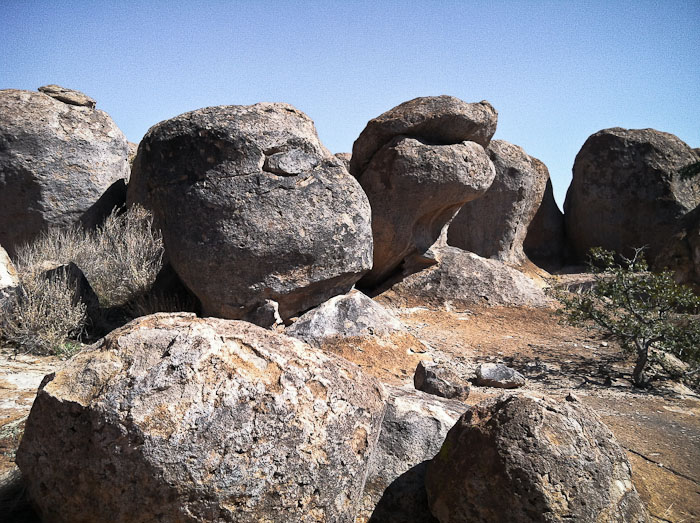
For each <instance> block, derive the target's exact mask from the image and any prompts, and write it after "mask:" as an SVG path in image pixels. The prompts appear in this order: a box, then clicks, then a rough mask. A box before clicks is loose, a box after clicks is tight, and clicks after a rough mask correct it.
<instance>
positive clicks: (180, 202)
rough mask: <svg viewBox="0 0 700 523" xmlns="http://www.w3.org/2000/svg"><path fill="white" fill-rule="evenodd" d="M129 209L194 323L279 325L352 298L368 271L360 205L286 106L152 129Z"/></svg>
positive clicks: (198, 114)
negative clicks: (266, 318) (178, 284)
mask: <svg viewBox="0 0 700 523" xmlns="http://www.w3.org/2000/svg"><path fill="white" fill-rule="evenodd" d="M127 198H128V200H127V201H128V203H129V204H133V203H141V204H142V205H143V206H144V207H146V208H147V209H149V210H151V211H152V212H153V215H154V221H155V223H156V225H157V226H159V227H160V228H161V229H162V232H163V241H164V244H165V251H166V256H167V258H168V260H169V261H170V263H171V264H172V266H173V268H174V269H175V271H176V272H177V273H178V275H179V276H180V278H181V279H182V281H183V282H184V283H185V285H187V287H188V288H189V289H190V290H191V291H192V292H193V293H194V294H195V295H196V296H197V297H198V298H199V299H200V300H201V302H202V306H203V309H204V313H205V314H207V315H211V316H220V317H225V318H232V319H239V318H245V317H246V316H247V315H248V314H251V313H253V312H254V311H255V310H256V309H257V308H258V307H260V306H262V305H263V304H264V303H266V302H267V301H268V300H273V301H276V302H277V303H278V304H279V313H280V315H281V317H282V318H283V319H285V320H286V319H288V318H290V317H292V316H294V315H297V314H299V313H300V312H303V311H305V310H308V309H310V308H312V307H314V306H316V305H318V304H319V303H322V302H323V301H325V300H327V299H328V298H330V297H332V296H335V295H338V294H342V293H344V292H347V291H349V290H350V288H351V287H352V285H353V284H354V283H355V281H357V279H358V278H359V277H360V276H361V275H362V274H364V272H365V271H367V270H368V269H369V268H370V266H371V263H372V237H371V225H370V217H371V211H370V208H369V202H368V201H367V198H366V196H365V195H364V193H363V192H362V188H361V187H360V186H359V184H358V183H357V182H356V180H354V179H353V178H352V176H350V175H349V174H348V172H347V170H346V169H345V167H344V166H343V164H342V162H341V161H340V160H338V159H337V158H335V157H334V156H333V155H332V154H331V153H330V152H329V151H328V150H327V149H326V148H325V147H323V145H322V144H321V142H320V141H319V140H318V137H317V135H316V130H315V128H314V125H313V122H312V121H311V119H309V117H307V116H306V115H305V114H303V113H302V112H300V111H298V110H297V109H295V108H294V107H292V106H291V105H288V104H282V103H275V104H272V103H260V104H255V105H251V106H221V107H209V108H205V109H199V110H197V111H193V112H190V113H186V114H183V115H180V116H177V117H175V118H172V119H170V120H166V121H164V122H161V123H159V124H158V125H156V126H154V127H152V128H151V129H150V130H149V131H148V133H147V134H146V136H145V137H144V138H143V140H142V141H141V143H140V145H139V150H138V154H137V156H136V159H135V160H134V165H133V167H132V174H131V180H130V183H129V188H128V194H127Z"/></svg>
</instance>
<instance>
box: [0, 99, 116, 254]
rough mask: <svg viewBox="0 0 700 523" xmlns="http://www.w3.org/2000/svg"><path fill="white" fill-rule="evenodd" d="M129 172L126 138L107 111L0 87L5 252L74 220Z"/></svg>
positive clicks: (0, 218) (0, 215)
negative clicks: (45, 231) (42, 232)
mask: <svg viewBox="0 0 700 523" xmlns="http://www.w3.org/2000/svg"><path fill="white" fill-rule="evenodd" d="M128 176H129V164H128V161H127V141H126V138H125V137H124V134H122V132H121V131H120V130H119V129H118V128H117V126H116V125H115V124H114V122H113V121H112V119H111V118H110V117H109V116H108V115H107V114H106V113H104V112H102V111H99V110H95V109H93V108H91V107H85V106H79V105H71V104H70V103H64V102H62V101H59V100H58V99H55V98H52V97H51V96H48V95H46V94H43V93H37V92H30V91H19V90H14V89H7V90H2V91H0V243H2V245H3V247H5V249H7V251H8V253H10V255H11V256H12V255H14V252H15V248H16V247H17V246H18V245H19V244H21V243H24V242H28V241H31V240H32V239H34V238H35V237H36V236H37V235H38V234H39V233H40V232H41V231H43V230H45V229H46V228H48V227H51V226H61V227H63V226H67V225H70V224H73V223H76V222H77V221H78V220H79V219H80V217H81V215H82V214H83V213H84V212H86V211H87V210H88V209H89V208H90V206H91V205H93V204H94V203H95V202H96V201H97V199H98V198H99V197H100V196H101V195H102V194H103V193H104V192H105V190H106V189H107V188H108V187H109V186H110V185H112V184H113V183H114V182H116V181H117V180H119V179H120V178H128Z"/></svg>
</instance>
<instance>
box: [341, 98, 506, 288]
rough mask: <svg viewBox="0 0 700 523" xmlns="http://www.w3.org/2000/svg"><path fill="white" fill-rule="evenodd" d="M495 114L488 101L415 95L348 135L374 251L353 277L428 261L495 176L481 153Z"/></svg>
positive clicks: (371, 278)
mask: <svg viewBox="0 0 700 523" xmlns="http://www.w3.org/2000/svg"><path fill="white" fill-rule="evenodd" d="M496 121H497V114H496V111H495V110H494V109H493V107H491V105H490V104H489V103H488V102H480V103H478V104H468V103H466V102H463V101H462V100H459V99H457V98H454V97H451V96H437V97H425V98H416V99H414V100H411V101H409V102H405V103H403V104H401V105H399V106H397V107H395V108H393V109H391V110H389V111H387V112H386V113H384V114H382V115H381V116H379V117H377V118H375V119H373V120H370V122H369V123H368V124H367V126H366V127H365V129H364V130H363V131H362V133H361V134H360V136H359V138H358V139H357V140H356V141H355V144H354V146H353V152H352V157H351V160H350V168H351V173H352V174H353V176H355V177H356V178H357V179H358V181H359V182H360V184H361V185H362V188H363V189H364V190H365V193H367V197H368V198H369V201H370V204H371V206H372V235H373V240H374V259H373V266H372V270H371V271H370V272H369V273H368V274H367V275H366V276H365V277H363V279H362V281H361V282H360V283H361V285H363V286H366V287H376V286H378V285H379V284H381V283H382V282H384V281H385V280H387V279H388V278H389V277H390V276H391V275H392V273H393V272H394V271H396V270H397V269H399V266H400V265H401V264H402V263H404V267H403V268H404V269H407V268H409V267H410V269H407V270H415V269H420V268H422V267H425V266H426V265H431V264H432V263H433V260H432V259H430V256H425V253H426V251H428V250H429V249H430V247H431V246H432V245H433V244H434V243H435V242H436V240H438V238H439V237H440V235H441V232H442V230H443V228H444V227H445V225H446V224H447V223H449V221H450V220H451V219H452V218H453V217H454V215H455V213H456V212H457V211H458V210H459V208H460V207H461V206H462V205H463V204H464V203H465V202H468V201H470V200H473V199H475V198H478V197H479V196H481V195H482V194H483V193H484V192H485V191H486V189H488V187H489V186H490V185H491V182H492V181H493V178H494V176H495V171H494V168H493V164H492V163H491V161H490V160H489V158H488V156H487V155H486V154H485V151H484V147H485V146H486V145H488V143H489V140H490V139H491V136H493V133H494V132H495V130H496Z"/></svg>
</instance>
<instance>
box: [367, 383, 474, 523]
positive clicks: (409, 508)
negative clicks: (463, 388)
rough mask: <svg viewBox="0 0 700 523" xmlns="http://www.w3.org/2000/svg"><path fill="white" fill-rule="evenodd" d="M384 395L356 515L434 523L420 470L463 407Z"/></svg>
mask: <svg viewBox="0 0 700 523" xmlns="http://www.w3.org/2000/svg"><path fill="white" fill-rule="evenodd" d="M387 391H388V393H389V399H388V401H387V406H386V413H385V415H384V421H383V422H382V428H381V431H380V433H379V440H378V441H377V447H376V449H375V451H374V453H373V454H372V457H371V459H370V465H369V471H368V473H367V482H366V484H365V490H364V494H363V497H362V508H361V510H360V514H359V515H360V516H361V518H364V519H366V520H368V521H370V522H375V523H435V522H436V521H437V520H436V519H435V518H434V517H433V516H432V514H431V513H430V508H429V507H428V498H427V495H426V492H425V486H424V483H425V471H426V467H427V465H428V462H429V460H431V459H432V458H433V457H434V456H435V454H437V453H438V451H439V450H440V447H441V446H442V443H443V441H444V440H445V436H446V435H447V432H448V431H449V430H450V428H452V426H453V425H454V423H455V422H456V421H457V419H458V418H459V417H460V416H461V415H462V414H463V413H464V412H465V411H466V409H467V406H466V405H465V404H464V403H462V402H460V401H456V400H447V399H444V398H438V397H435V396H431V395H430V394H424V393H422V392H419V391H415V390H410V389H405V388H399V387H387ZM361 518H358V520H360V521H362V520H364V519H361Z"/></svg>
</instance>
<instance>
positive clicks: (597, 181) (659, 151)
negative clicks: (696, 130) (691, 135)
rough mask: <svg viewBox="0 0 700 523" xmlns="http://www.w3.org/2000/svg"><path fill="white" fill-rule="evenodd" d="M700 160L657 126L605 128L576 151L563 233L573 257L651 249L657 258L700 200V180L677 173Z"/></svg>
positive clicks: (652, 256)
mask: <svg viewBox="0 0 700 523" xmlns="http://www.w3.org/2000/svg"><path fill="white" fill-rule="evenodd" d="M698 160H700V157H698V156H697V155H696V154H695V153H694V152H693V150H692V149H691V148H690V147H689V146H688V145H686V144H685V143H684V142H682V141H681V140H679V139H678V138H677V137H676V136H674V135H672V134H668V133H663V132H659V131H656V130H654V129H621V128H619V127H615V128H612V129H604V130H602V131H598V132H597V133H595V134H593V135H592V136H590V137H589V138H588V140H586V143H584V144H583V147H582V148H581V150H580V151H579V153H578V154H577V155H576V161H575V162H574V169H573V180H572V182H571V185H570V186H569V190H568V192H567V195H566V202H565V203H564V218H565V222H566V234H567V237H568V240H569V242H570V245H571V248H572V250H573V252H572V254H573V255H574V256H575V258H576V260H577V261H579V262H581V261H585V258H586V255H587V253H588V250H589V249H590V248H591V247H598V246H600V247H603V248H605V249H610V250H614V251H616V252H619V253H622V254H624V255H627V256H629V255H631V254H632V252H633V251H632V249H634V248H636V247H642V246H647V250H646V251H645V255H646V258H647V260H649V261H653V260H654V259H655V258H656V257H657V256H658V255H659V254H660V251H661V249H662V248H663V247H664V245H665V244H666V242H667V241H668V239H669V238H670V237H671V236H673V234H674V233H675V232H676V228H677V224H678V222H679V221H680V220H681V219H682V217H683V216H684V215H685V214H686V213H688V212H689V211H691V210H692V209H694V208H695V207H696V206H697V205H699V204H700V177H697V176H696V177H695V178H691V179H688V180H683V179H681V177H680V176H679V173H680V171H681V170H682V169H683V168H684V167H687V166H688V165H689V164H692V163H694V162H697V161H698Z"/></svg>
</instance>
